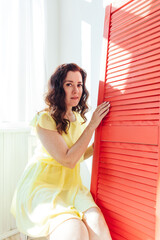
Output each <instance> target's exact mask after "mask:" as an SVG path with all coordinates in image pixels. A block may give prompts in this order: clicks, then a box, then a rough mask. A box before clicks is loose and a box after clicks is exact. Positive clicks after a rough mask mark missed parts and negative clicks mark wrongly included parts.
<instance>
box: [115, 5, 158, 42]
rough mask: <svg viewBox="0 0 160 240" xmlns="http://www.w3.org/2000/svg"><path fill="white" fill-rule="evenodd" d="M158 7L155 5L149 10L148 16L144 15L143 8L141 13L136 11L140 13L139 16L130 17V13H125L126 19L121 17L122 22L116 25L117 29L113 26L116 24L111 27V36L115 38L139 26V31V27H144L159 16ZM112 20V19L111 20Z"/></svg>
mask: <svg viewBox="0 0 160 240" xmlns="http://www.w3.org/2000/svg"><path fill="white" fill-rule="evenodd" d="M159 10H160V5H156V6H155V7H154V8H151V9H150V11H149V14H147V15H146V13H145V8H144V9H143V10H142V11H139V12H138V11H137V14H138V13H141V14H142V15H141V16H136V15H132V14H130V13H127V14H126V15H127V16H126V18H124V15H123V16H122V18H123V19H124V21H123V19H122V21H121V22H120V24H118V27H117V28H115V27H114V25H117V24H116V22H114V24H112V25H111V36H112V37H113V38H115V37H116V36H117V35H118V34H119V33H124V32H125V31H126V32H130V31H133V28H135V27H136V26H139V29H140V28H141V26H146V25H147V23H152V21H153V19H156V17H157V16H158V15H159ZM112 20H113V19H112Z"/></svg>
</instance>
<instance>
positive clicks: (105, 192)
mask: <svg viewBox="0 0 160 240" xmlns="http://www.w3.org/2000/svg"><path fill="white" fill-rule="evenodd" d="M99 183H100V185H101V183H102V184H103V180H101V181H99ZM109 190H111V191H109ZM98 194H100V195H101V196H102V197H103V200H104V199H106V198H110V199H113V200H114V199H115V198H117V199H118V201H117V203H122V204H124V205H125V206H126V207H127V206H128V207H129V208H130V206H132V208H134V209H135V211H136V210H140V211H142V212H143V213H144V214H146V217H147V215H148V214H151V215H152V216H153V219H154V214H155V209H154V208H153V207H149V206H146V205H144V203H139V202H136V201H135V200H134V199H133V198H132V199H129V198H127V196H128V195H127V194H126V193H125V192H122V194H123V195H121V194H119V192H118V194H117V192H116V191H114V190H112V189H111V188H108V187H107V186H106V185H104V189H101V188H99V189H98ZM143 201H144V202H145V199H144V198H143ZM143 213H142V214H143Z"/></svg>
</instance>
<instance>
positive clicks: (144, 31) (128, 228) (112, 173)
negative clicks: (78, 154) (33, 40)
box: [91, 0, 160, 240]
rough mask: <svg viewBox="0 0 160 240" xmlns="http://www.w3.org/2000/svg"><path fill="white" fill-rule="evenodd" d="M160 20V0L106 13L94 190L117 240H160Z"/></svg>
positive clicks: (136, 0)
mask: <svg viewBox="0 0 160 240" xmlns="http://www.w3.org/2000/svg"><path fill="white" fill-rule="evenodd" d="M122 2H124V0H122ZM159 16H160V0H149V1H147V0H141V1H139V0H132V1H128V2H126V0H125V4H124V5H123V4H121V6H120V7H119V8H118V9H115V8H112V7H111V5H110V6H107V7H106V15H105V21H104V43H105V44H104V56H105V58H106V59H105V60H104V58H103V61H105V63H104V62H103V63H102V65H103V67H102V71H104V72H105V77H104V76H102V77H101V81H100V87H99V97H98V104H100V103H102V102H103V101H109V102H110V104H111V108H110V112H109V114H108V115H107V117H105V118H104V119H103V121H102V123H101V125H100V126H99V127H98V129H97V130H96V133H95V149H94V158H93V168H92V181H91V192H92V194H93V197H94V199H95V201H96V202H97V204H98V205H99V207H100V208H101V210H102V212H103V213H104V216H105V219H106V221H107V224H108V226H109V228H110V232H111V235H112V239H113V240H121V239H122V240H123V239H124V240H160V214H159V213H160V180H159V179H160V18H159Z"/></svg>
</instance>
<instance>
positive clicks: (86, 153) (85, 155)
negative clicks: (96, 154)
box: [84, 145, 93, 160]
mask: <svg viewBox="0 0 160 240" xmlns="http://www.w3.org/2000/svg"><path fill="white" fill-rule="evenodd" d="M92 155H93V145H91V146H89V147H88V148H87V150H86V151H85V153H84V160H85V159H87V158H89V157H91V156H92Z"/></svg>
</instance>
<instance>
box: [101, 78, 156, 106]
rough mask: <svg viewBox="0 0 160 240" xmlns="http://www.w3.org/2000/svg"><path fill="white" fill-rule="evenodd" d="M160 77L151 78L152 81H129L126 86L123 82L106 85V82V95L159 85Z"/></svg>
mask: <svg viewBox="0 0 160 240" xmlns="http://www.w3.org/2000/svg"><path fill="white" fill-rule="evenodd" d="M159 81H160V77H159V78H153V79H147V80H143V81H131V82H130V81H129V82H127V84H126V81H125V80H122V81H118V82H113V83H108V82H106V86H105V89H106V90H107V92H108V93H111V92H115V91H118V90H127V89H131V88H135V87H146V86H147V87H150V88H151V87H152V86H154V85H156V84H159ZM154 107H155V106H154Z"/></svg>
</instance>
